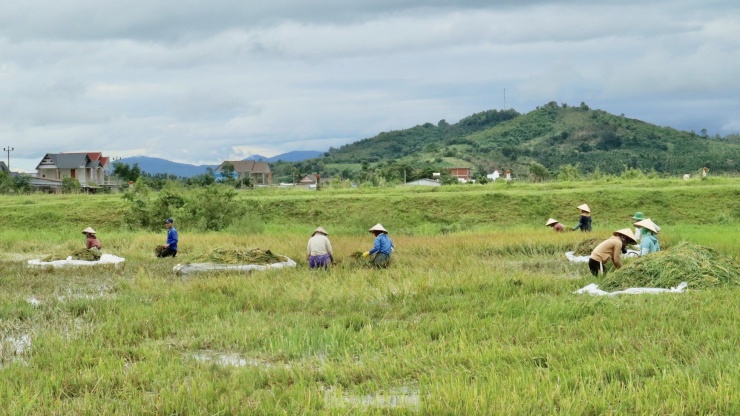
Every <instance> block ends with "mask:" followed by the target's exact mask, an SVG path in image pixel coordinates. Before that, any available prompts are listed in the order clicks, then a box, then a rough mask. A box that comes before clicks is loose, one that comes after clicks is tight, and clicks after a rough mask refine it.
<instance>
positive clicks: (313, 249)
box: [306, 227, 334, 269]
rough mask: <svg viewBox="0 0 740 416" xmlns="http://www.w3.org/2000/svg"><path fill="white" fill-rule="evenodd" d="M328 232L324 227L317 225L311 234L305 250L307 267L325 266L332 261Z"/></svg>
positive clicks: (332, 253)
mask: <svg viewBox="0 0 740 416" xmlns="http://www.w3.org/2000/svg"><path fill="white" fill-rule="evenodd" d="M328 235H329V233H328V232H326V230H325V229H324V227H319V228H317V229H315V230H314V232H313V234H311V238H309V239H308V246H307V247H306V252H307V255H308V267H310V268H312V269H315V268H318V267H323V268H327V267H329V265H330V264H332V263H333V262H334V251H333V250H332V248H331V242H330V241H329V238H328V237H327V236H328Z"/></svg>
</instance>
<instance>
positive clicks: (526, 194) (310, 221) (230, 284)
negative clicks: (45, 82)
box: [0, 183, 740, 415]
mask: <svg viewBox="0 0 740 416" xmlns="http://www.w3.org/2000/svg"><path fill="white" fill-rule="evenodd" d="M496 186H498V184H497V185H496ZM453 188H457V189H450V190H444V191H442V192H431V191H427V192H419V191H407V190H397V189H388V190H370V191H367V192H365V191H364V190H363V192H359V193H357V194H355V193H350V192H346V193H345V192H339V191H336V192H335V191H331V192H324V191H322V192H321V193H300V192H290V193H287V194H280V193H278V192H276V191H267V192H264V193H249V194H246V195H244V198H245V201H250V202H255V201H260V208H258V209H259V210H260V215H262V216H263V217H264V218H269V220H268V221H266V223H265V224H264V227H263V228H262V231H261V232H260V233H245V232H243V229H244V228H240V227H246V226H247V224H243V225H242V226H235V227H234V228H233V229H231V230H229V231H227V232H224V233H196V232H192V231H190V232H189V231H186V230H182V231H181V244H180V245H181V253H180V255H179V256H178V258H177V259H155V258H154V257H153V253H152V249H153V248H154V246H155V245H157V244H161V243H162V242H163V240H164V229H163V231H162V232H161V233H148V232H138V231H135V230H134V231H129V230H127V229H126V227H125V225H124V223H125V221H124V220H123V219H120V218H115V217H113V218H109V217H107V216H106V215H104V214H101V212H102V213H115V212H122V211H121V210H122V205H118V202H117V199H116V197H115V196H101V197H89V196H77V197H62V198H61V199H59V200H58V201H57V200H55V199H54V198H55V196H31V197H28V198H27V199H29V200H31V201H33V202H34V204H25V205H21V207H23V206H26V205H30V206H36V207H38V214H37V215H38V217H33V216H30V215H29V216H27V215H28V214H23V213H18V212H16V210H17V209H19V205H14V203H15V202H17V201H19V199H14V198H9V197H3V198H0V216H2V217H3V218H5V219H13V218H24V219H25V220H24V221H28V224H29V225H31V224H32V225H33V226H31V227H29V228H27V229H26V228H25V224H26V223H25V222H24V223H22V224H23V225H21V224H19V223H16V224H15V225H9V226H7V227H5V229H4V231H2V233H0V249H2V254H1V255H0V349H1V350H0V380H1V383H2V384H1V385H2V386H3V388H2V389H0V403H2V404H3V411H4V413H6V414H251V413H256V414H291V415H292V414H347V413H350V414H354V413H362V414H364V413H371V414H486V415H488V414H521V415H525V414H526V415H530V414H562V415H578V414H583V415H585V414H615V415H616V414H722V415H724V414H736V413H738V412H740V408H738V403H740V393H739V392H740V353H738V350H739V349H738V345H737V340H738V339H740V326H739V325H737V316H740V306H738V302H737V297H738V293H739V292H738V291H739V290H740V288H736V287H729V288H725V289H724V290H711V289H710V290H702V291H689V292H687V293H684V294H666V295H656V296H623V297H616V298H602V297H591V296H581V295H574V294H573V293H572V292H573V291H574V290H576V289H578V288H580V287H583V286H584V285H586V284H588V283H591V282H594V280H593V278H592V277H591V275H590V274H589V273H588V270H587V266H586V265H584V264H574V263H569V262H567V261H566V260H565V258H564V256H563V255H562V252H561V250H562V251H564V249H565V248H568V247H572V246H573V245H574V244H575V243H576V242H578V241H580V240H581V239H583V238H584V234H582V233H580V232H570V233H562V234H556V233H553V232H552V230H551V229H549V228H547V227H545V226H544V221H545V220H546V219H547V217H549V215H545V216H544V218H543V219H542V220H541V221H537V222H536V223H535V222H534V221H532V222H531V223H530V222H529V221H525V220H521V218H529V217H532V218H535V217H536V215H538V214H537V213H538V212H539V210H541V209H542V208H541V207H536V206H531V205H532V204H536V203H538V201H540V202H541V201H548V200H549V198H553V199H554V200H555V201H556V202H557V201H563V200H566V199H568V200H570V199H574V200H575V201H574V202H579V201H578V199H577V198H574V197H573V196H574V195H579V196H580V195H584V196H586V197H590V198H592V199H587V200H588V201H591V200H598V201H603V202H604V205H605V206H607V205H606V204H607V202H606V201H608V200H610V199H616V200H619V201H621V200H623V199H627V196H628V194H632V191H637V192H642V191H641V190H640V189H642V187H641V186H640V185H639V184H634V185H633V184H620V185H616V186H615V187H614V188H613V189H611V188H610V189H609V191H610V192H609V194H610V195H604V196H601V195H600V194H599V192H601V190H600V189H601V188H600V187H599V186H594V185H593V184H588V183H587V184H585V186H584V188H583V189H564V190H548V189H546V188H544V187H539V186H526V187H522V189H519V188H515V189H511V190H509V189H506V188H504V187H501V188H500V189H499V188H497V187H492V188H483V187H480V188H481V189H480V190H479V189H477V188H468V187H453ZM490 189H493V190H495V191H496V192H500V193H501V195H502V197H506V198H509V201H511V202H512V204H515V205H516V207H518V208H520V209H521V210H522V211H521V212H517V213H514V214H512V215H510V217H513V218H514V219H513V220H510V221H506V222H498V221H495V220H492V219H491V218H490V215H491V214H492V213H496V215H498V211H499V210H503V211H505V212H506V210H507V208H508V207H507V206H506V205H503V206H496V207H495V209H493V208H485V209H483V208H482V211H480V212H478V211H476V212H477V214H476V212H472V213H462V214H461V215H462V216H463V217H465V218H469V219H471V221H469V222H463V223H464V224H466V225H465V226H460V228H459V229H453V230H451V231H450V230H448V231H446V232H445V233H443V232H442V227H443V226H447V227H450V226H451V225H453V224H458V222H457V221H455V218H456V217H455V215H457V213H458V212H457V211H456V210H454V209H452V207H454V206H456V205H454V204H453V202H459V203H461V204H462V205H464V206H475V205H476V204H477V203H478V202H476V201H475V200H476V199H480V200H481V201H486V199H485V195H486V193H487V192H489V190H490ZM660 189H661V191H662V192H665V198H666V199H669V200H670V201H671V202H672V203H673V205H674V206H676V207H683V208H681V209H686V210H688V209H689V208H690V207H692V206H696V205H697V199H696V198H695V196H696V194H694V193H690V192H689V193H683V192H682V191H681V189H680V187H677V189H676V190H675V192H672V191H670V190H666V189H665V188H660ZM691 189H693V188H691ZM696 190H697V192H698V195H700V196H701V195H707V193H709V192H713V193H715V194H716V195H717V201H714V202H712V201H709V202H708V203H707V204H708V205H712V204H715V203H716V204H717V205H718V206H717V208H716V209H717V210H718V211H720V210H721V208H720V207H719V205H720V202H718V201H725V202H726V203H727V204H730V207H731V204H732V203H734V201H733V200H732V198H731V197H730V196H732V195H733V193H734V192H736V190H737V186H736V185H735V184H734V183H724V184H719V185H717V186H716V187H715V186H714V185H712V186H707V187H703V186H698V187H696ZM687 195H688V196H687ZM566 197H567V198H566ZM22 198H25V197H22ZM447 198H449V199H450V201H447ZM519 198H524V199H526V201H518V199H519ZM471 199H472V200H474V201H473V202H471V201H469V200H471ZM304 200H307V202H304ZM345 201H346V202H347V205H348V206H350V207H352V208H354V207H361V208H362V210H360V212H357V213H356V212H354V211H349V210H348V211H345V214H344V215H342V209H341V207H340V205H342V204H343V203H344V202H345ZM389 201H390V202H389ZM271 202H276V204H271ZM380 202H385V203H386V205H383V206H376V204H377V203H380ZM394 203H397V204H400V206H401V207H403V208H404V210H406V212H403V210H400V209H398V206H399V205H394ZM569 203H570V202H569ZM579 203H580V202H579ZM590 203H591V202H589V204H590ZM304 204H305V205H304ZM554 204H555V206H557V204H556V203H554ZM610 204H611V203H610ZM75 205H80V206H84V207H85V208H89V209H93V210H97V212H98V214H96V215H98V216H99V217H96V218H99V219H100V220H101V221H102V222H101V227H100V229H102V230H103V231H100V230H98V223H95V222H93V223H90V224H88V223H81V224H69V223H67V222H66V221H70V218H73V216H72V214H70V213H67V212H66V211H65V209H66V208H71V207H74V206H75ZM576 205H577V204H576ZM482 206H483V205H481V207H482ZM60 207H64V208H65V209H60ZM311 207H319V208H318V209H317V211H316V212H317V213H315V214H314V215H319V216H321V219H322V220H323V221H321V222H318V221H316V219H315V218H314V217H312V216H310V215H307V214H306V212H305V211H304V210H308V209H312V208H311ZM654 208H655V211H657V205H656V206H655V207H654ZM324 209H325V210H329V211H330V212H329V213H320V212H319V211H320V210H324ZM558 209H559V208H558ZM712 209H714V208H712ZM725 209H727V208H725ZM47 210H49V211H55V212H58V213H59V216H60V221H65V222H63V223H51V222H48V221H43V218H44V217H45V216H46V215H47V214H48V212H47ZM384 210H387V213H386V214H385V215H386V216H385V217H380V220H381V222H383V224H384V225H386V227H387V228H389V230H390V231H391V237H392V238H393V241H394V243H395V245H396V247H397V250H396V252H395V253H394V255H393V257H394V259H393V262H394V263H393V265H392V267H391V268H390V269H388V270H373V269H367V268H358V267H355V266H354V263H353V262H352V261H351V258H350V254H351V253H353V252H355V251H365V250H367V249H369V248H370V247H371V245H372V236H371V235H370V234H369V233H367V231H366V229H367V228H368V227H369V226H371V225H373V224H374V223H375V222H377V220H376V218H373V220H369V219H368V218H366V216H367V212H371V213H374V214H377V213H381V212H383V211H384ZM632 210H634V209H633V208H630V209H624V211H627V212H628V213H629V211H632ZM428 211H429V212H433V214H429V217H425V218H422V219H420V218H417V217H416V216H421V215H426V214H424V213H425V212H428ZM565 211H567V212H570V209H567V210H566V209H564V211H563V212H565ZM619 211H620V212H621V211H622V210H619ZM644 211H648V212H650V210H648V209H645V210H644ZM605 212H617V209H616V208H609V210H606V209H605V210H604V211H602V212H601V213H600V214H599V215H600V217H601V218H602V221H604V222H607V221H608V222H607V224H608V225H610V226H607V225H601V224H600V223H599V222H597V223H596V224H598V226H597V228H596V230H595V231H594V232H593V233H591V235H593V236H600V237H604V238H606V237H607V236H608V235H609V234H610V231H611V229H612V228H614V227H615V226H617V225H621V224H623V223H622V222H621V221H622V220H621V218H607V214H606V213H605ZM661 212H669V210H668V209H666V210H665V211H661ZM330 214H331V215H338V216H337V217H336V224H337V225H334V220H333V219H332V218H331V217H330ZM324 215H326V217H324ZM625 215H626V214H625ZM397 216H401V217H406V218H407V219H408V220H409V221H412V222H413V224H412V226H408V227H407V228H405V230H407V231H406V232H403V233H400V232H397V229H396V228H391V227H390V226H388V225H387V223H393V224H395V225H397V226H399V224H401V221H399V220H395V219H394V218H396V217H397ZM573 216H574V221H575V214H574V215H573ZM288 218H292V219H293V221H294V222H295V223H291V222H290V221H288ZM386 218H387V219H388V220H386ZM437 218H446V219H449V221H447V222H436V221H437ZM658 218H661V217H658ZM677 218H679V217H678V216H675V217H666V218H665V220H663V221H662V222H659V224H661V226H662V227H663V231H662V233H661V244H667V245H675V244H677V243H679V242H680V241H684V240H687V241H691V242H694V243H698V244H702V245H706V246H708V247H712V248H715V249H716V250H718V251H720V252H722V253H724V254H725V255H729V256H735V257H737V256H738V255H740V253H738V244H737V241H738V238H740V233H739V232H738V228H737V226H736V222H731V223H730V224H729V225H728V224H726V223H725V224H719V223H716V224H715V223H704V222H692V221H690V220H682V221H676V219H677ZM692 218H694V217H692ZM472 219H475V221H472ZM352 221H357V223H355V224H354V225H353V224H352ZM389 221H391V222H389ZM396 221H398V222H397V223H396ZM561 221H564V219H561ZM733 221H734V220H733ZM368 222H372V224H366V223H368ZM540 223H541V224H540ZM4 224H7V222H4ZM82 225H84V226H87V225H93V226H95V228H96V230H98V231H99V233H100V235H99V237H100V239H101V241H102V243H103V246H104V251H107V252H112V253H114V254H117V255H119V256H122V257H125V258H126V259H127V260H126V263H125V266H124V267H122V268H120V269H116V268H112V267H111V268H76V269H58V270H45V269H30V268H28V267H27V266H26V265H25V262H24V261H22V260H23V259H28V258H33V257H34V256H40V255H41V254H44V253H46V252H47V251H49V250H51V249H52V248H54V249H58V248H59V247H66V248H76V247H78V246H81V245H82V244H84V239H83V236H82V234H80V232H79V230H78V228H80V227H81V226H82ZM317 225H323V226H324V227H326V228H327V229H328V230H329V232H330V238H331V241H332V244H333V246H334V248H335V251H336V257H337V259H338V260H339V264H338V265H337V266H336V267H334V268H332V269H330V270H329V271H311V270H308V269H307V264H306V259H305V244H306V241H307V240H308V238H309V236H310V232H311V231H312V230H313V229H314V228H315V227H316V226H317ZM627 225H628V224H624V225H622V226H627ZM82 228H84V227H82ZM399 228H400V229H404V228H402V227H400V226H399ZM80 229H81V228H80ZM232 244H233V245H238V246H241V247H245V248H247V247H260V248H263V249H270V250H272V251H273V252H275V253H278V254H283V255H287V256H289V257H291V258H292V259H294V260H295V261H297V262H298V267H297V268H295V269H288V270H280V271H269V272H260V273H252V274H249V275H240V274H236V273H215V274H192V275H183V276H177V275H175V274H174V273H172V267H173V266H174V265H175V264H177V263H178V262H187V261H190V260H192V259H194V258H196V255H197V254H198V253H202V252H205V251H207V250H208V249H209V248H213V247H220V246H224V245H232ZM596 283H601V282H600V281H596ZM29 299H33V300H34V302H29ZM24 336H25V337H26V338H24ZM23 339H29V340H30V345H27V346H24V345H22V344H21V345H19V344H18V342H17V341H18V340H23ZM229 363H232V364H237V365H229Z"/></svg>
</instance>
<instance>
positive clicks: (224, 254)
mask: <svg viewBox="0 0 740 416" xmlns="http://www.w3.org/2000/svg"><path fill="white" fill-rule="evenodd" d="M287 260H288V259H287V257H285V256H281V255H278V254H274V253H273V252H271V251H270V250H262V249H259V248H252V249H245V248H239V247H234V246H228V247H216V248H214V249H212V250H211V251H210V252H208V253H206V254H204V255H201V256H199V257H197V258H195V259H193V262H194V263H219V264H274V263H280V262H284V261H287Z"/></svg>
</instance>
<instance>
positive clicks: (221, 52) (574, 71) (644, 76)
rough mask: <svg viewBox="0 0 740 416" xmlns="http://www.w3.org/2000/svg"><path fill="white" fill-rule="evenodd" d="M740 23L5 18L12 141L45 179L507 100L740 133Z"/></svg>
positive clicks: (706, 15)
mask: <svg viewBox="0 0 740 416" xmlns="http://www.w3.org/2000/svg"><path fill="white" fill-rule="evenodd" d="M31 11H33V13H31ZM738 11H740V4H738V3H737V2H734V1H709V2H707V1H701V2H700V1H691V0H679V1H640V2H638V1H627V2H622V3H620V5H618V6H615V5H613V2H607V1H585V0H584V1H580V0H572V1H566V0H562V1H557V2H553V1H528V2H514V1H506V2H496V3H495V5H493V3H492V2H484V1H451V0H437V1H432V2H429V1H421V0H418V1H416V0H412V1H405V2H398V1H390V0H383V1H359V2H345V1H340V0H323V1H316V2H294V1H290V2H288V1H287V0H275V1H272V2H243V1H237V0H227V1H220V2H216V3H207V2H201V1H195V0H186V1H184V2H182V1H181V2H176V3H175V2H144V1H143V0H136V1H127V2H100V1H92V0H71V1H68V2H63V3H59V2H50V1H46V0H29V1H28V2H21V3H13V4H2V5H0V140H4V141H5V142H7V143H8V144H10V145H14V146H15V147H16V149H18V150H17V151H16V152H17V154H15V155H11V157H13V156H16V157H18V159H19V160H21V159H23V160H30V161H33V162H32V163H31V164H32V165H33V166H31V167H30V169H33V168H34V167H35V164H36V163H38V161H37V160H36V159H39V160H40V158H41V156H43V154H44V153H47V152H62V151H73V149H74V150H79V149H88V150H90V151H103V152H104V153H106V154H113V153H116V154H119V155H125V156H133V155H147V156H155V157H164V158H168V159H171V160H174V161H179V162H186V163H199V164H200V163H214V164H215V163H218V162H220V161H221V160H223V159H226V158H235V157H239V156H240V155H248V154H254V153H257V154H262V155H265V156H272V155H275V154H279V153H283V152H287V151H291V150H326V149H327V148H328V147H329V146H334V147H338V146H341V145H342V144H345V143H348V142H352V141H356V140H360V139H363V138H367V137H372V136H374V135H376V134H378V133H379V132H381V131H388V130H395V129H403V128H407V127H411V126H413V125H416V124H422V123H424V122H432V123H436V122H437V121H439V120H440V119H446V120H447V121H449V122H455V121H457V120H458V119H459V118H461V117H464V116H467V115H470V114H472V113H474V112H479V111H483V110H487V109H491V108H501V107H502V106H503V105H504V102H503V90H504V89H506V106H507V107H513V108H516V109H517V110H519V111H521V112H526V111H530V110H532V109H533V108H534V107H536V106H537V105H542V104H544V103H547V102H549V101H557V102H567V103H570V104H572V105H577V104H579V103H580V102H581V101H585V102H586V103H588V104H589V105H590V106H591V107H594V108H603V109H605V110H607V111H611V112H614V113H617V114H620V113H625V114H626V115H628V116H630V117H634V118H640V119H644V120H645V121H648V122H652V123H655V124H659V125H671V126H673V127H676V128H680V129H687V130H688V129H694V130H696V131H699V130H700V129H702V128H707V129H708V130H709V131H710V132H719V133H721V134H728V133H737V132H738V131H740V127H738V122H737V119H736V118H737V116H736V114H737V110H738V108H740V98H739V97H740V91H739V90H740V81H738V77H737V76H736V74H737V73H738V72H740V29H739V28H740V18H738V17H737V16H740V14H739V13H738ZM29 16H31V17H30V18H29ZM134 149H136V150H134ZM16 166H20V162H19V164H17V165H16ZM28 166H30V165H26V167H28Z"/></svg>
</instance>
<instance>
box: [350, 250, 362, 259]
mask: <svg viewBox="0 0 740 416" xmlns="http://www.w3.org/2000/svg"><path fill="white" fill-rule="evenodd" d="M349 256H350V257H352V258H353V259H361V258H362V252H361V251H355V252H353V253H352V254H350V255H349Z"/></svg>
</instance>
